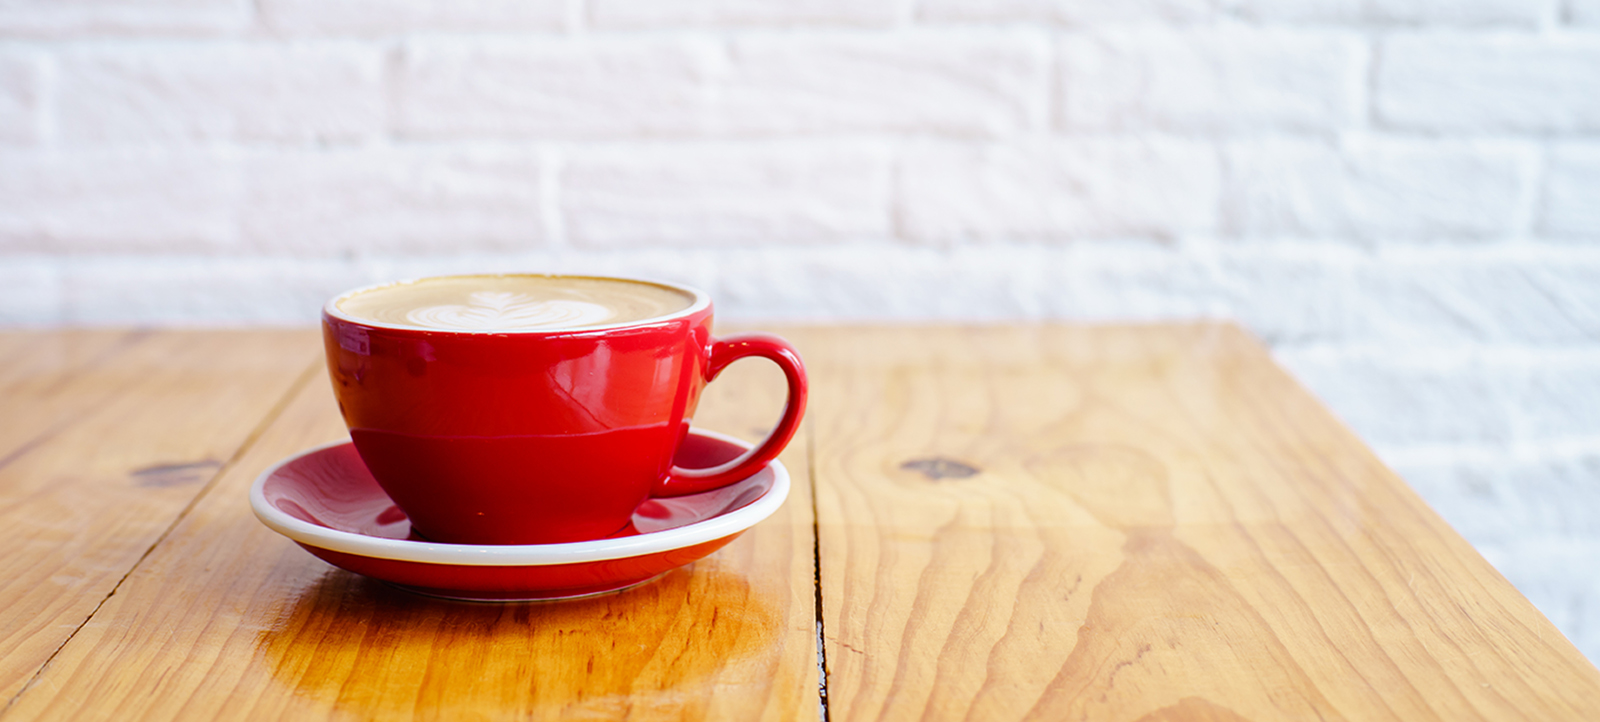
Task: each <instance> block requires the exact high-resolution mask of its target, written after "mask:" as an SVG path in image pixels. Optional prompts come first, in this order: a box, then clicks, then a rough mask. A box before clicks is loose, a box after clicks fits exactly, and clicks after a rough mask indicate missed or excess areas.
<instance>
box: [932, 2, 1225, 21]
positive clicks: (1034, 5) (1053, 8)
mask: <svg viewBox="0 0 1600 722" xmlns="http://www.w3.org/2000/svg"><path fill="white" fill-rule="evenodd" d="M1217 14H1218V3H1217V2H1215V0H1125V1H1124V2H1102V1H1101V0H999V1H997V2H982V3H976V2H970V1H969V0H923V1H922V2H920V3H918V4H917V19H918V20H921V21H924V22H1026V21H1035V22H1038V21H1058V22H1065V23H1074V24H1076V23H1086V24H1087V23H1094V24H1107V23H1152V24H1154V23H1186V22H1198V21H1203V20H1209V19H1211V18H1214V17H1216V16H1217Z"/></svg>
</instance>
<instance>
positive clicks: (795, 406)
mask: <svg viewBox="0 0 1600 722" xmlns="http://www.w3.org/2000/svg"><path fill="white" fill-rule="evenodd" d="M711 317H712V310H711V307H710V305H709V304H706V305H705V306H704V307H703V308H700V309H699V310H697V311H693V312H690V313H687V314H682V315H678V316H676V317H667V318H666V319H664V320H656V321H646V322H641V323H638V324H633V325H628V326H624V327H618V328H605V329H599V330H587V331H585V330H578V331H566V332H531V331H519V332H509V333H484V332H455V331H432V330H420V329H410V328H394V327H386V326H379V325H373V324H366V323H361V322H355V321H351V320H348V319H344V318H340V317H338V316H336V315H334V314H330V313H329V312H328V311H327V310H326V309H325V310H324V313H323V317H322V320H323V341H324V345H325V347H326V350H327V361H328V371H329V374H330V375H331V377H332V380H333V390H334V394H335V396H336V397H337V398H338V401H339V410H340V412H341V413H342V414H343V415H344V419H345V423H346V425H347V426H348V427H349V429H350V437H351V440H352V441H354V443H355V446H356V449H357V450H358V451H359V452H360V454H361V458H362V460H363V461H365V462H366V464H367V466H368V468H369V469H371V471H372V474H373V476H374V477H376V478H377V480H378V482H379V484H381V485H382V486H383V488H384V490H385V491H386V492H387V493H388V494H389V496H390V497H392V498H393V499H394V501H395V503H396V504H397V505H398V506H399V507H400V508H401V509H403V510H404V511H405V513H406V514H407V516H409V517H410V519H411V523H412V525H413V527H414V529H415V530H416V531H417V532H418V533H419V534H421V535H422V536H424V537H426V538H428V539H432V540H435V541H443V542H451V543H460V544H548V543H557V542H568V541H582V540H587V539H598V538H604V537H606V536H609V535H611V534H614V533H616V532H617V531H618V530H619V529H621V528H622V527H623V526H624V525H626V524H627V523H628V519H629V517H630V515H631V514H632V513H633V511H634V509H635V508H637V507H638V506H639V504H640V503H641V502H643V501H644V500H645V499H646V498H648V497H649V496H650V495H651V493H652V491H655V492H659V495H663V496H665V495H673V494H681V493H693V492H696V491H702V490H705V489H709V488H715V487H717V486H720V485H723V484H727V483H730V482H732V481H734V480H737V479H739V478H741V477H742V476H748V475H749V473H750V472H751V471H752V470H754V469H756V468H759V467H760V466H761V465H762V464H765V463H766V462H767V461H770V460H771V459H772V458H774V457H776V456H777V454H778V452H779V451H781V450H782V448H783V445H784V444H785V443H787V442H788V440H789V438H790V437H791V436H792V435H793V434H794V431H795V429H796V428H797V427H798V424H799V418H800V415H801V414H802V413H803V410H804V405H805V391H806V384H805V375H804V370H803V368H802V367H801V365H800V361H799V356H798V355H797V354H796V353H795V352H794V350H793V348H792V347H789V346H788V344H787V343H785V342H783V341H782V339H778V338H777V337H768V336H754V337H732V338H730V339H729V340H728V341H723V342H715V341H713V339H712V337H711ZM749 355H757V356H764V357H767V358H770V359H772V360H773V361H775V362H777V363H778V364H779V365H780V366H781V367H782V368H783V369H784V373H785V375H786V377H787V378H788V380H789V386H790V399H789V403H788V406H787V408H786V410H785V413H784V417H783V420H782V421H781V422H780V423H779V424H778V427H777V428H776V429H775V430H774V432H773V434H772V435H771V437H770V438H769V439H768V440H767V441H766V442H764V443H763V444H762V445H761V446H760V447H759V448H757V449H756V451H755V453H752V454H750V455H749V456H748V457H747V458H744V459H741V460H739V461H738V463H736V464H729V465H724V467H727V468H718V469H715V470H714V472H715V473H711V474H705V473H697V472H696V471H695V470H684V469H680V470H677V473H675V474H672V473H671V472H673V468H672V458H673V455H674V453H675V451H676V449H677V448H678V446H679V444H680V443H681V442H682V440H683V438H684V435H685V433H686V432H687V430H688V427H689V421H690V419H692V418H693V415H694V410H695V406H696V404H697V403H698V401H699V398H700V392H701V390H702V389H703V388H704V387H705V384H706V382H707V381H708V380H710V378H712V377H713V376H714V375H715V372H716V371H718V370H720V369H721V367H722V366H725V365H726V364H727V363H729V362H731V361H732V360H734V359H736V358H740V357H743V356H749ZM669 474H671V477H669ZM676 477H682V481H681V482H680V481H679V480H678V479H677V478H676Z"/></svg>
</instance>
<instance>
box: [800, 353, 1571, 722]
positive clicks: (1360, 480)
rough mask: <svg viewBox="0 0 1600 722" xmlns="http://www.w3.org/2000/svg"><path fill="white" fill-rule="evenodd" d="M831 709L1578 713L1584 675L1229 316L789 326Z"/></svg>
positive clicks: (1273, 714)
mask: <svg viewBox="0 0 1600 722" xmlns="http://www.w3.org/2000/svg"><path fill="white" fill-rule="evenodd" d="M794 338H795V340H796V341H797V342H798V343H799V344H800V345H801V348H802V350H803V351H804V352H805V354H806V359H807V362H808V364H809V365H810V370H811V375H812V379H813V381H814V385H813V405H812V408H811V424H812V430H813V434H814V436H813V443H814V448H815V454H814V457H813V459H812V463H813V465H814V469H815V474H816V483H817V489H816V493H817V496H818V524H819V545H820V549H821V557H820V579H821V589H822V596H823V612H824V621H825V629H826V642H827V645H826V652H827V662H828V666H829V675H828V698H829V703H830V708H829V712H830V717H831V719H832V720H834V722H841V721H843V720H858V719H919V718H926V719H1045V720H1086V719H1093V720H1212V719H1217V720H1291V719H1319V720H1335V719H1361V720H1459V719H1497V720H1498V719H1534V720H1558V719H1559V720H1594V719H1600V673H1597V671H1596V670H1595V668H1594V666H1593V665H1591V664H1590V663H1589V662H1588V661H1587V660H1585V659H1584V658H1583V657H1582V655H1581V654H1579V653H1578V651H1577V650H1576V649H1575V648H1574V647H1573V646H1572V645H1571V644H1570V643H1569V642H1567V640H1565V639H1564V638H1563V637H1562V636H1561V634H1560V633H1559V632H1557V631H1556V629H1555V628H1554V627H1553V626H1551V625H1550V623H1549V622H1548V621H1547V620H1546V619H1545V618H1544V617H1543V616H1542V615H1540V614H1539V612H1538V611H1536V610H1535V609H1534V608H1533V607H1532V606H1531V605H1530V604H1529V603H1528V602H1527V600H1526V599H1524V598H1523V597H1522V596H1521V595H1520V594H1518V593H1517V592H1516V591H1515V590H1514V589H1513V588H1512V587H1511V585H1510V584H1508V583H1507V582H1506V581H1505V580H1504V578H1502V577H1501V576H1500V575H1499V574H1498V573H1497V572H1496V571H1495V570H1494V569H1493V568H1491V567H1490V566H1489V565H1488V564H1487V563H1486V562H1485V561H1484V560H1483V558H1482V557H1481V556H1479V555H1478V554H1477V553H1476V552H1475V551H1474V550H1473V549H1472V548H1471V547H1470V546H1469V545H1468V544H1467V543H1466V542H1465V541H1463V540H1462V539H1461V538H1460V536H1458V535H1457V534H1456V533H1455V532H1454V531H1452V530H1451V529H1450V528H1449V527H1448V526H1446V525H1445V524H1444V523H1443V522H1442V521H1441V520H1440V519H1439V517H1438V516H1437V515H1436V514H1435V513H1434V512H1433V511H1431V510H1430V509H1429V508H1428V507H1427V506H1426V505H1425V504H1424V503H1423V502H1422V501H1421V500H1420V499H1419V498H1418V497H1417V496H1416V495H1415V494H1414V493H1413V492H1411V490H1410V489H1409V488H1408V487H1406V486H1405V484H1404V483H1403V482H1401V481H1400V480H1399V479H1398V478H1396V477H1395V476H1394V475H1393V474H1392V473H1391V472H1390V471H1388V470H1387V469H1386V468H1384V467H1383V466H1382V465H1381V464H1380V463H1379V462H1378V461H1377V460H1376V459H1375V458H1374V457H1373V455H1372V454H1371V453H1370V452H1369V451H1368V450H1367V449H1366V448H1365V447H1364V446H1363V445H1362V444H1361V443H1360V441H1359V440H1358V439H1356V438H1355V437H1354V436H1353V435H1352V434H1350V432H1349V431H1347V430H1346V429H1345V428H1344V427H1343V426H1341V425H1340V424H1339V423H1338V422H1337V421H1336V420H1335V419H1333V418H1332V417H1331V416H1330V415H1329V414H1328V413H1327V412H1326V411H1325V410H1324V409H1323V408H1322V407H1321V405H1320V404H1318V403H1317V402H1316V400H1315V399H1313V398H1312V397H1311V396H1309V395H1308V394H1307V393H1306V392H1305V391H1303V390H1302V389H1301V388H1300V387H1299V386H1298V385H1297V384H1295V383H1294V382H1293V381H1292V380H1291V379H1290V378H1288V377H1287V376H1286V375H1285V374H1284V373H1282V371H1280V370H1279V369H1278V368H1277V367H1276V366H1275V365H1274V364H1273V363H1272V361H1271V360H1270V358H1269V357H1268V356H1267V354H1266V353H1265V351H1264V350H1263V349H1262V348H1261V347H1260V346H1259V345H1258V344H1256V343H1254V342H1253V341H1252V340H1250V339H1249V338H1248V337H1246V336H1245V335H1244V334H1243V333H1242V332H1240V331H1238V330H1237V329H1235V328H1233V327H1231V326H1225V325H1198V326H1164V327H1148V328H1115V327H1108V328H1081V327H1073V328H1061V327H1056V328H1009V329H1006V328H989V329H949V328H942V329H941V328H929V329H915V328H867V329H826V330H816V331H814V332H811V333H804V334H799V333H797V334H795V335H794Z"/></svg>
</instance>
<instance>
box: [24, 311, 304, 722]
mask: <svg viewBox="0 0 1600 722" xmlns="http://www.w3.org/2000/svg"><path fill="white" fill-rule="evenodd" d="M6 336H7V340H8V343H7V344H6V345H7V347H9V348H12V349H14V350H17V349H19V347H20V350H17V352H16V353H12V354H9V355H8V356H7V359H8V362H7V363H6V364H5V367H6V369H7V370H6V371H5V372H4V373H0V377H3V380H0V386H3V388H4V393H5V405H4V414H3V415H0V448H4V449H5V451H4V456H3V457H0V528H4V529H5V530H6V533H7V535H8V540H7V544H6V553H5V554H3V555H0V609H5V610H6V614H5V615H4V616H3V617H0V700H6V701H9V700H11V699H12V698H13V696H14V695H15V694H16V693H17V692H18V690H19V689H21V688H22V686H23V685H24V684H25V683H26V682H27V681H28V680H29V679H30V678H32V677H33V676H34V674H35V673H36V672H37V671H38V670H39V668H40V667H41V665H43V664H44V663H45V661H46V660H47V659H49V658H50V656H51V655H52V654H53V653H54V652H55V651H56V650H57V649H59V648H60V647H61V645H62V644H63V643H64V642H65V641H66V640H67V639H68V638H69V637H70V636H71V635H72V634H73V632H74V631H75V630H77V629H78V627H79V625H80V624H82V623H83V621H84V620H85V619H87V618H88V617H89V615H90V614H91V613H92V612H93V611H94V609H95V607H96V606H97V605H99V604H100V602H101V601H102V600H104V599H105V598H106V596H107V595H108V594H110V593H111V592H112V590H113V589H114V588H115V586H116V585H117V583H118V582H119V581H121V579H122V578H123V576H124V575H125V574H127V572H128V570H130V569H132V568H133V566H134V565H135V564H136V563H137V562H138V560H139V558H140V557H141V556H142V555H143V554H144V553H145V552H147V551H148V550H149V549H150V547H151V545H153V544H154V543H155V542H156V540H157V539H158V538H160V536H161V534H163V533H164V532H166V531H167V530H168V529H169V528H171V526H172V524H173V523H174V522H175V521H176V520H177V518H178V516H179V515H180V514H181V513H182V511H183V509H184V508H185V507H186V506H188V504H189V503H190V502H192V501H193V500H194V498H195V497H196V496H197V495H198V494H199V493H200V491H201V489H202V488H204V486H205V484H206V483H207V482H209V481H210V480H212V479H213V478H214V477H215V476H216V474H217V471H218V469H219V468H220V467H221V466H222V465H223V464H224V463H225V462H227V460H228V459H230V458H232V457H233V455H234V453H235V452H236V451H237V450H238V449H239V448H240V446H241V445H242V444H243V443H244V442H245V440H246V439H247V438H248V437H249V436H250V434H251V433H252V432H253V431H255V430H256V428H257V426H258V425H259V424H260V423H261V421H262V419H263V417H265V416H266V415H267V414H268V413H269V411H271V410H272V409H273V408H274V406H275V405H276V404H277V403H278V402H280V401H281V400H282V399H283V398H284V396H285V395H286V394H287V393H288V391H289V390H290V388H291V387H292V386H293V384H294V383H295V382H296V380H297V379H299V378H301V377H302V376H303V375H304V374H305V372H306V371H307V370H308V369H309V368H310V363H311V361H312V360H313V359H312V357H311V355H310V354H307V353H304V352H299V351H293V350H291V351H289V352H288V353H285V351H284V347H285V344H286V343H288V344H289V345H290V346H291V347H294V346H295V345H297V344H298V345H303V343H304V341H305V340H307V339H308V338H310V336H309V334H307V333H305V332H260V333H185V332H133V333H130V332H125V331H91V332H85V331H66V332H50V333H43V334H40V333H19V334H14V335H13V334H6ZM19 339H20V341H19Z"/></svg>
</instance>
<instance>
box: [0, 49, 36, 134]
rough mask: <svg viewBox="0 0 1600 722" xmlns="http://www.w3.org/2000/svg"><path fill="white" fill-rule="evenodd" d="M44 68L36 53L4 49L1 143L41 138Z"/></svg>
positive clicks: (1, 59) (0, 57)
mask: <svg viewBox="0 0 1600 722" xmlns="http://www.w3.org/2000/svg"><path fill="white" fill-rule="evenodd" d="M43 71H44V68H43V63H42V62H40V59H39V57H38V56H37V55H35V54H32V53H19V52H14V51H0V143H32V142H36V141H37V140H38V139H39V126H40V106H41V100H40V98H41V96H42V95H43V87H42V85H43V82H44V81H43Z"/></svg>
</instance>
